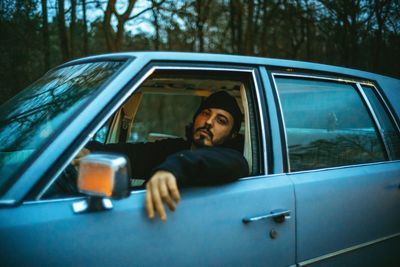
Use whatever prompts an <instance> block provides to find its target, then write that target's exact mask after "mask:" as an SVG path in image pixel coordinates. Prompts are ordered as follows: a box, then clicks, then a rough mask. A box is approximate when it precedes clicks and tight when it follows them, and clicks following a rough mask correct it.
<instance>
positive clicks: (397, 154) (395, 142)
mask: <svg viewBox="0 0 400 267" xmlns="http://www.w3.org/2000/svg"><path fill="white" fill-rule="evenodd" d="M362 88H363V91H364V92H365V94H366V96H367V97H368V99H369V102H370V104H371V107H372V109H373V110H374V111H375V115H376V118H377V121H378V123H379V127H380V129H381V133H382V136H383V139H384V141H385V144H386V147H387V149H388V152H389V156H390V158H391V159H400V135H399V132H398V129H397V126H396V124H395V123H394V119H393V118H391V117H390V116H389V115H388V114H390V113H389V112H388V110H387V109H385V105H384V104H383V103H382V101H381V100H380V97H379V94H378V92H377V91H376V89H375V88H374V87H371V86H366V85H363V86H362Z"/></svg>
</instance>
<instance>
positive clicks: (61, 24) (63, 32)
mask: <svg viewBox="0 0 400 267" xmlns="http://www.w3.org/2000/svg"><path fill="white" fill-rule="evenodd" d="M57 3H58V32H59V37H60V49H61V55H62V59H63V61H67V60H68V59H69V58H70V53H69V46H68V36H67V28H66V26H65V9H64V0H57Z"/></svg>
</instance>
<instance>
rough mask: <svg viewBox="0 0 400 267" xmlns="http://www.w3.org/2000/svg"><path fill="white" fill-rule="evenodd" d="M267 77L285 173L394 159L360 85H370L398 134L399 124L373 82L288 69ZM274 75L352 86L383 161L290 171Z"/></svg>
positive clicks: (399, 130) (281, 110)
mask: <svg viewBox="0 0 400 267" xmlns="http://www.w3.org/2000/svg"><path fill="white" fill-rule="evenodd" d="M269 77H270V80H271V87H272V90H273V94H274V97H275V101H276V107H277V112H278V117H279V121H280V129H279V131H280V133H281V144H282V154H283V155H282V159H283V165H284V171H285V172H286V173H301V172H312V171H316V170H324V169H335V168H343V167H350V166H360V165H365V164H377V163H384V162H390V161H395V160H393V159H392V158H391V156H390V152H389V149H388V144H387V142H386V141H385V138H384V135H383V128H382V127H381V125H380V123H379V120H378V117H377V115H376V112H375V110H374V109H373V108H372V105H371V103H370V101H369V99H368V97H367V95H366V94H365V92H364V88H363V87H362V86H363V85H364V86H369V87H372V88H373V90H374V91H375V92H376V93H377V98H378V100H379V101H380V103H381V104H382V106H383V109H384V110H385V112H386V113H388V114H387V115H388V116H389V119H390V120H391V122H392V123H393V124H394V127H395V128H396V130H397V133H398V134H399V133H400V127H399V124H398V123H397V121H396V119H395V117H394V115H393V112H392V110H391V109H390V108H389V106H388V103H387V101H386V99H385V98H384V97H382V94H381V92H380V91H379V89H378V88H377V86H376V84H375V82H373V81H370V80H365V79H359V78H349V77H341V75H333V76H332V75H323V74H314V73H304V72H301V71H294V70H289V71H283V70H270V71H269ZM276 77H284V78H294V79H301V80H311V81H325V82H335V83H342V84H350V85H351V86H353V87H354V89H355V91H356V93H357V94H358V95H359V97H360V100H361V102H362V104H363V105H364V106H365V109H366V110H367V112H368V115H369V117H370V118H371V121H372V124H373V126H374V128H375V131H376V133H377V137H378V139H379V142H380V143H381V144H382V149H383V153H384V158H385V159H384V160H383V161H376V162H370V163H368V162H365V163H357V164H345V165H340V166H332V167H325V168H314V169H307V170H299V171H291V169H290V159H289V147H288V145H287V144H288V141H287V140H288V139H287V132H286V127H285V125H286V124H285V119H284V115H283V109H282V104H281V100H280V96H279V92H278V86H277V83H276Z"/></svg>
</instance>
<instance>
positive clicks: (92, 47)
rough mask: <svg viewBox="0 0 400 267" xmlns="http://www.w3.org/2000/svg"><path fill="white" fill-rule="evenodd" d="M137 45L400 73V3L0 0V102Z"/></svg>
mask: <svg viewBox="0 0 400 267" xmlns="http://www.w3.org/2000/svg"><path fill="white" fill-rule="evenodd" d="M143 50H145V51H158V50H162V51H190V52H208V53H226V54H240V55H254V56H262V57H272V58H284V59H294V60H305V61H312V62H319V63H326V64H332V65H339V66H345V67H351V68H357V69H361V70H367V71H372V72H377V73H381V74H385V75H389V76H394V77H397V78H400V1H399V0H370V1H364V0H336V1H328V0H254V1H251V0H187V1H177V0H175V1H174V0H0V104H2V103H4V102H5V101H6V100H7V99H9V98H10V97H12V96H13V95H15V94H16V93H18V92H19V91H20V90H22V89H23V88H24V87H25V86H27V85H29V84H30V83H32V82H33V81H34V80H36V79H37V78H39V77H40V76H41V75H43V74H44V73H45V72H46V71H47V70H49V69H50V68H52V67H54V66H57V65H59V64H61V63H63V62H66V61H68V60H71V59H74V58H79V57H83V56H88V55H94V54H99V53H106V52H118V51H143Z"/></svg>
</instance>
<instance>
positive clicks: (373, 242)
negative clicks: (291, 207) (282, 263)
mask: <svg viewBox="0 0 400 267" xmlns="http://www.w3.org/2000/svg"><path fill="white" fill-rule="evenodd" d="M396 237H400V233H397V234H393V235H389V236H385V237H382V238H378V239H375V240H372V241H369V242H365V243H362V244H358V245H355V246H351V247H348V248H345V249H341V250H338V251H335V252H332V253H328V254H325V255H322V256H319V257H316V258H312V259H309V260H305V261H302V262H299V263H298V264H297V266H307V265H310V264H313V263H316V262H319V261H322V260H326V259H330V258H333V257H336V256H338V255H340V254H344V253H347V252H351V251H353V250H357V249H360V248H364V247H367V246H371V245H374V244H377V243H380V242H383V241H386V240H389V239H392V238H396Z"/></svg>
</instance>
